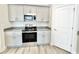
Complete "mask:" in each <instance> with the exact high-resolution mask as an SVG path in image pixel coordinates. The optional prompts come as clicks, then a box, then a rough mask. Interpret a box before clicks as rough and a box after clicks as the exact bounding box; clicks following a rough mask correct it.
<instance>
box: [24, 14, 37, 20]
mask: <svg viewBox="0 0 79 59" xmlns="http://www.w3.org/2000/svg"><path fill="white" fill-rule="evenodd" d="M33 20H36V15H35V14H26V15H24V21H33Z"/></svg>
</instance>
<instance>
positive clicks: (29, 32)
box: [22, 27, 37, 43]
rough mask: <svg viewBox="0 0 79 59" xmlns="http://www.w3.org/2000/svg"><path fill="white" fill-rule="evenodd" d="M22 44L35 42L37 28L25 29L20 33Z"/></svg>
mask: <svg viewBox="0 0 79 59" xmlns="http://www.w3.org/2000/svg"><path fill="white" fill-rule="evenodd" d="M22 42H23V43H26V42H37V28H36V27H25V30H23V31H22Z"/></svg>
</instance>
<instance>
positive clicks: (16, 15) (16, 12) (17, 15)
mask: <svg viewBox="0 0 79 59" xmlns="http://www.w3.org/2000/svg"><path fill="white" fill-rule="evenodd" d="M23 15H24V14H23V6H22V5H14V4H11V5H9V20H10V21H24V20H23V19H24V16H23Z"/></svg>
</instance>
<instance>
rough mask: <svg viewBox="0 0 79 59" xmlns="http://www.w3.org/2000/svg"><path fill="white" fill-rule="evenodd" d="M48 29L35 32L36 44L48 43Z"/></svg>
mask: <svg viewBox="0 0 79 59" xmlns="http://www.w3.org/2000/svg"><path fill="white" fill-rule="evenodd" d="M49 42H50V31H38V32H37V44H38V45H40V44H49Z"/></svg>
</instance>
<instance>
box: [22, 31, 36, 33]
mask: <svg viewBox="0 0 79 59" xmlns="http://www.w3.org/2000/svg"><path fill="white" fill-rule="evenodd" d="M22 33H37V32H32V31H28V32H25V31H24V32H22Z"/></svg>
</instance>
